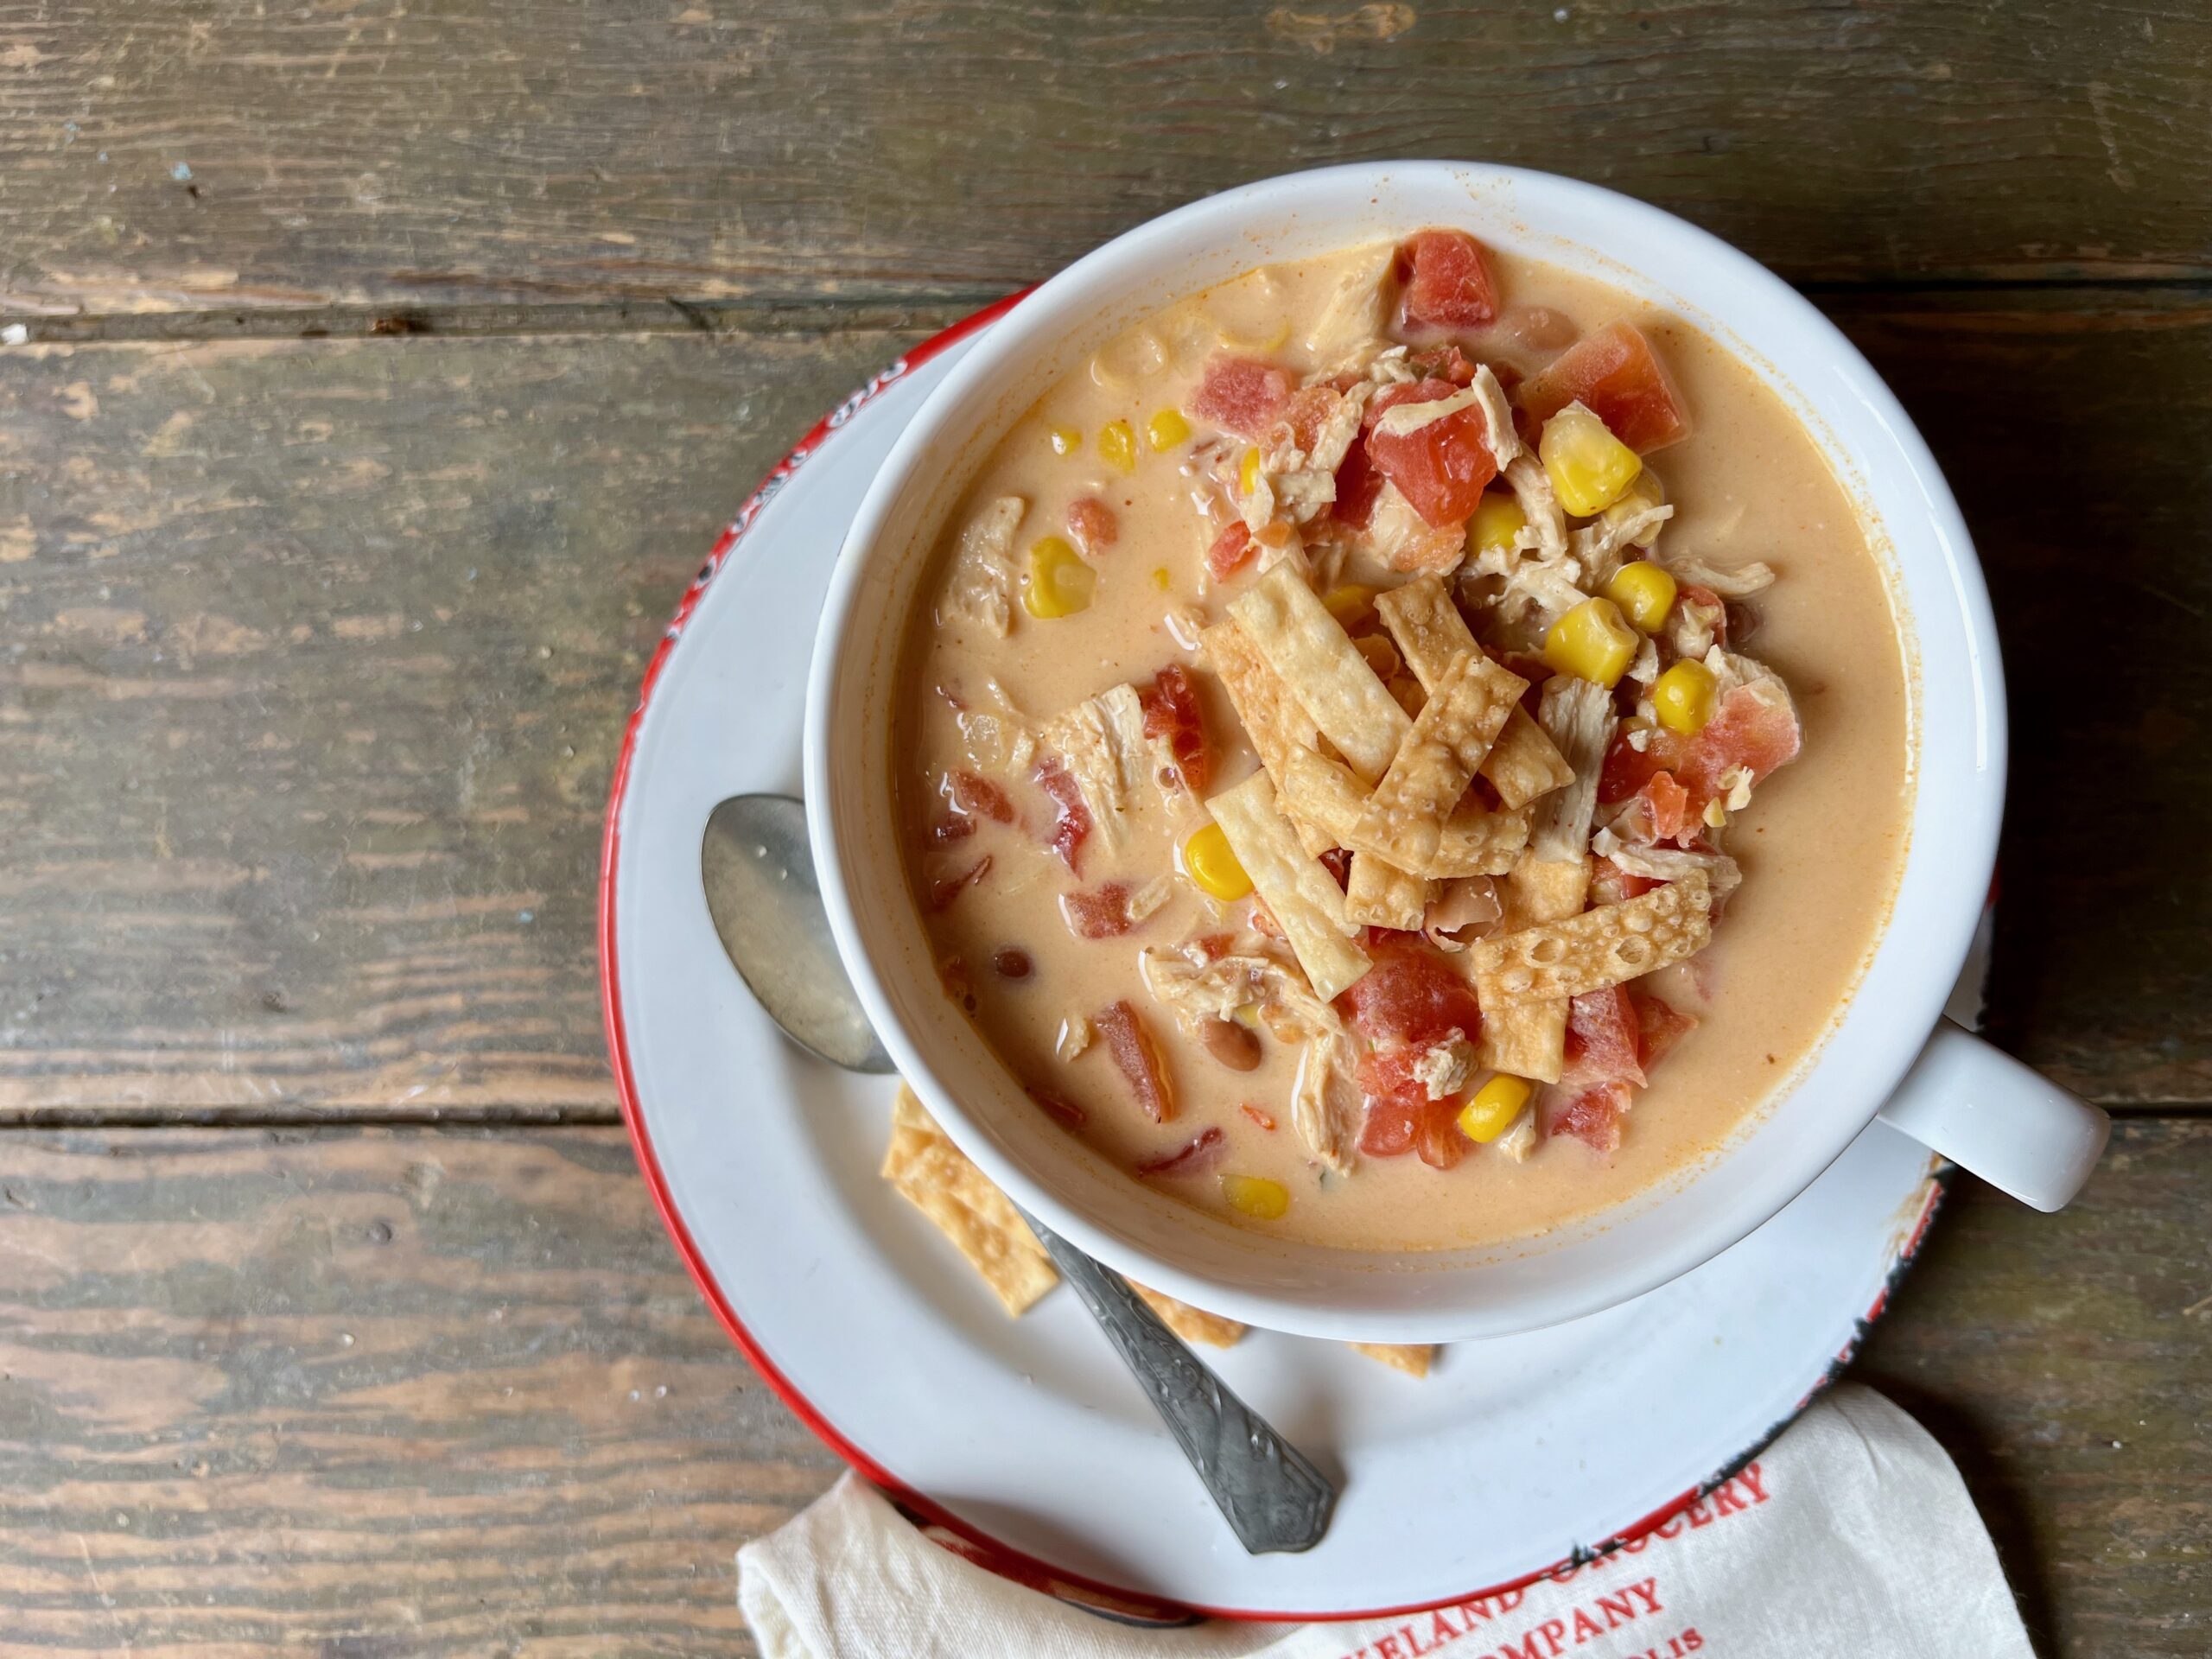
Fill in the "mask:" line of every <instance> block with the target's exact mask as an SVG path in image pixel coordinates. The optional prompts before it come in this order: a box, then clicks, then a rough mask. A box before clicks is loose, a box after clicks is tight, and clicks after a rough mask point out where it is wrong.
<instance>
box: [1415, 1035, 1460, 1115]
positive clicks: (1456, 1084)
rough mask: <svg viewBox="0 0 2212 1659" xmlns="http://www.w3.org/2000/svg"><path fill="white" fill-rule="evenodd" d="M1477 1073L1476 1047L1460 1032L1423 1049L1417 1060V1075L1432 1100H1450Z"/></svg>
mask: <svg viewBox="0 0 2212 1659" xmlns="http://www.w3.org/2000/svg"><path fill="white" fill-rule="evenodd" d="M1474 1074H1475V1046H1474V1045H1473V1044H1472V1043H1471V1042H1469V1041H1468V1040H1467V1039H1466V1038H1465V1036H1463V1035H1462V1034H1461V1033H1458V1032H1453V1033H1452V1035H1450V1036H1449V1037H1446V1039H1444V1040H1443V1041H1442V1042H1440V1043H1435V1044H1433V1045H1431V1046H1429V1047H1427V1048H1425V1049H1423V1050H1422V1051H1421V1053H1420V1054H1419V1055H1418V1056H1417V1057H1416V1058H1414V1078H1415V1080H1416V1081H1418V1082H1419V1083H1420V1084H1421V1087H1422V1088H1423V1089H1426V1090H1427V1091H1428V1097H1429V1098H1430V1099H1431V1100H1449V1099H1451V1098H1452V1096H1454V1095H1456V1094H1458V1093H1459V1091H1460V1090H1462V1089H1465V1087H1466V1086H1467V1084H1468V1083H1469V1081H1470V1080H1471V1079H1472V1077H1474Z"/></svg>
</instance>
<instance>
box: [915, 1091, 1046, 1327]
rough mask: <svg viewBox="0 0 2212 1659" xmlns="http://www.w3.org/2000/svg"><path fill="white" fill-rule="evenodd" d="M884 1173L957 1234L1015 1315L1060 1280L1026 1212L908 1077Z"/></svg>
mask: <svg viewBox="0 0 2212 1659" xmlns="http://www.w3.org/2000/svg"><path fill="white" fill-rule="evenodd" d="M883 1179H886V1180H887V1181H889V1182H890V1183H891V1185H893V1186H895V1187H897V1188H898V1189H899V1195H900V1196H901V1197H903V1198H906V1201H907V1202H908V1203H910V1204H912V1205H913V1206H914V1208H916V1209H917V1210H918V1211H921V1212H922V1213H923V1214H924V1215H925V1216H927V1217H929V1218H930V1220H931V1222H932V1223H933V1224H935V1225H936V1227H937V1230H938V1231H939V1232H941V1233H943V1234H944V1236H946V1237H947V1238H949V1239H950V1240H951V1241H952V1244H953V1248H954V1249H957V1250H958V1251H959V1252H960V1254H961V1255H964V1256H966V1257H967V1258H968V1261H969V1264H970V1265H971V1266H972V1267H974V1268H975V1269H976V1272H978V1273H980V1274H982V1275H983V1282H984V1283H986V1284H988V1286H990V1287H991V1291H992V1293H993V1294H995V1295H996V1296H997V1297H998V1299H999V1300H1000V1301H1001V1302H1002V1303H1004V1304H1005V1305H1006V1311H1007V1313H1008V1314H1009V1315H1014V1314H1018V1313H1022V1312H1024V1311H1025V1310H1027V1308H1028V1307H1029V1306H1030V1305H1031V1304H1032V1303H1033V1302H1034V1301H1036V1300H1037V1299H1038V1298H1039V1296H1042V1295H1043V1294H1045V1293H1046V1291H1048V1290H1050V1289H1052V1287H1053V1286H1054V1285H1057V1284H1058V1283H1059V1281H1060V1275H1059V1274H1058V1273H1056V1272H1055V1271H1054V1270H1053V1268H1052V1258H1051V1257H1049V1256H1047V1255H1046V1254H1045V1247H1044V1246H1043V1245H1042V1244H1039V1243H1038V1242H1037V1235H1036V1234H1034V1233H1033V1232H1031V1231H1030V1230H1029V1224H1028V1223H1027V1222H1026V1221H1024V1220H1023V1219H1022V1218H1021V1212H1020V1211H1018V1210H1016V1209H1015V1208H1014V1205H1013V1204H1012V1202H1011V1201H1010V1200H1008V1198H1007V1196H1006V1194H1005V1193H1003V1192H1000V1191H999V1190H998V1188H996V1187H995V1186H993V1185H991V1183H990V1181H989V1180H988V1179H987V1178H986V1177H985V1175H984V1174H983V1172H982V1170H980V1169H978V1168H976V1166H975V1165H974V1164H972V1163H970V1162H969V1161H968V1158H967V1155H966V1154H963V1152H962V1151H961V1150H960V1148H959V1147H956V1146H954V1145H953V1144H952V1141H951V1139H950V1137H949V1136H947V1135H946V1134H945V1133H944V1130H943V1129H940V1128H938V1126H937V1123H936V1121H935V1120H934V1119H932V1118H931V1116H930V1115H929V1113H928V1112H926V1111H925V1110H924V1109H922V1103H921V1102H920V1101H918V1100H917V1099H915V1098H914V1095H913V1091H912V1090H910V1089H908V1088H907V1087H906V1084H903V1083H902V1084H899V1099H898V1103H897V1104H896V1105H894V1106H893V1108H892V1109H891V1144H890V1146H889V1147H886V1148H885V1150H884V1154H883Z"/></svg>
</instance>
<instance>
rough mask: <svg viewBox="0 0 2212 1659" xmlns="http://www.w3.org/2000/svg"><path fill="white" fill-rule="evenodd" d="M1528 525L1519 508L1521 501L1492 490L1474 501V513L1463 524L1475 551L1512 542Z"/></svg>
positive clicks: (1493, 549) (1488, 550)
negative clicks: (1472, 516)
mask: <svg viewBox="0 0 2212 1659" xmlns="http://www.w3.org/2000/svg"><path fill="white" fill-rule="evenodd" d="M1528 527H1529V515H1528V514H1527V513H1525V512H1522V511H1521V504H1520V503H1519V502H1518V501H1516V500H1515V499H1513V498H1512V497H1511V496H1510V495H1500V494H1498V493H1497V492H1496V491H1494V490H1493V491H1492V492H1491V493H1489V494H1487V495H1485V496H1484V497H1483V499H1481V500H1480V501H1478V502H1477V503H1476V504H1475V516H1474V518H1473V519H1472V520H1471V522H1470V523H1469V524H1468V525H1467V539H1468V540H1469V541H1470V542H1472V543H1474V547H1475V551H1476V552H1478V553H1498V552H1503V551H1505V550H1508V549H1510V548H1511V547H1512V545H1513V538H1514V537H1516V536H1518V535H1519V534H1520V533H1521V532H1522V531H1524V530H1526V529H1527V528H1528Z"/></svg>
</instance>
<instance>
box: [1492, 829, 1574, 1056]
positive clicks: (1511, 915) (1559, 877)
mask: <svg viewBox="0 0 2212 1659" xmlns="http://www.w3.org/2000/svg"><path fill="white" fill-rule="evenodd" d="M1589 896H1590V861H1589V860H1588V859H1586V858H1578V859H1573V860H1571V861H1564V862H1560V861H1547V860H1543V859H1539V858H1538V857H1536V856H1535V854H1534V853H1526V854H1523V855H1522V859H1521V861H1520V862H1519V863H1518V864H1516V865H1515V866H1514V867H1513V869H1512V872H1511V874H1508V875H1507V876H1506V877H1505V878H1504V879H1503V880H1501V881H1499V882H1498V884H1497V899H1498V912H1499V913H1498V919H1497V926H1498V931H1499V932H1500V933H1518V932H1520V931H1522V930H1523V929H1526V928H1531V927H1538V926H1541V925H1543V924H1544V923H1546V922H1558V921H1564V920H1566V918H1568V917H1569V916H1573V915H1578V914H1580V912H1581V909H1582V906H1583V904H1584V902H1585V901H1586V899H1588V898H1589ZM1478 995H1479V993H1478ZM1481 1055H1482V1063H1483V1064H1484V1065H1486V1066H1488V1067H1490V1068H1491V1070H1492V1071H1510V1072H1511V1073H1512V1074H1513V1075H1514V1076H1515V1077H1529V1078H1531V1079H1533V1080H1534V1081H1535V1082H1538V1083H1557V1082H1558V1081H1559V1078H1560V1071H1561V1070H1562V1068H1563V1067H1564V1066H1565V1065H1566V1063H1567V999H1566V998H1565V997H1563V996H1524V997H1516V998H1514V999H1513V1000H1511V1001H1504V1002H1499V1001H1490V1002H1484V1004H1483V1036H1482V1045H1481Z"/></svg>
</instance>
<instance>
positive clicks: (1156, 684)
mask: <svg viewBox="0 0 2212 1659" xmlns="http://www.w3.org/2000/svg"><path fill="white" fill-rule="evenodd" d="M1137 702H1138V703H1139V704H1140V705H1141V707H1142V708H1143V709H1144V734H1145V735H1146V736H1147V737H1152V738H1165V739H1166V741H1167V747H1168V751H1169V753H1172V754H1173V755H1174V757H1175V769H1176V771H1178V772H1181V773H1182V774H1183V785H1184V787H1185V788H1186V789H1188V790H1190V791H1192V793H1193V794H1195V793H1197V792H1198V791H1201V790H1203V789H1205V786H1206V785H1208V784H1209V783H1211V782H1212V780H1213V747H1212V745H1211V744H1210V743H1208V742H1207V741H1206V723H1205V715H1202V714H1200V713H1199V711H1198V687H1196V686H1195V685H1193V684H1192V683H1191V671H1190V670H1188V669H1186V668H1185V667H1184V666H1183V665H1182V664H1180V663H1170V664H1167V666H1166V667H1165V668H1163V669H1161V670H1160V672H1159V673H1157V674H1155V675H1154V676H1153V677H1152V683H1151V684H1149V685H1147V686H1146V687H1145V688H1144V690H1141V691H1140V692H1138V693H1137Z"/></svg>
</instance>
